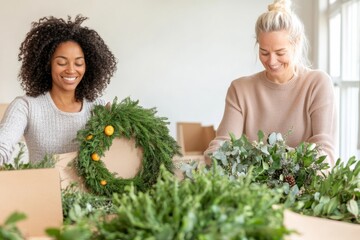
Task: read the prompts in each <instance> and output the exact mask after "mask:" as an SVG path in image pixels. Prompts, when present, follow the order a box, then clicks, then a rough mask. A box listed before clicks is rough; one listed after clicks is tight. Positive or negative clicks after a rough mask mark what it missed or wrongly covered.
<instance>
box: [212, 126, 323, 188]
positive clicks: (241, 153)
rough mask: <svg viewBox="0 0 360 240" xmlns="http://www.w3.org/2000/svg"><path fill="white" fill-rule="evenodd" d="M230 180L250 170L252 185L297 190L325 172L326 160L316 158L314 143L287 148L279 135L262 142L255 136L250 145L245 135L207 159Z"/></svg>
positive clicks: (227, 142) (262, 136)
mask: <svg viewBox="0 0 360 240" xmlns="http://www.w3.org/2000/svg"><path fill="white" fill-rule="evenodd" d="M210 157H211V158H212V160H213V161H216V162H218V163H219V165H220V166H222V167H223V168H224V169H225V170H226V172H227V174H228V175H229V176H230V177H233V178H236V177H240V176H243V175H246V174H247V173H248V171H249V168H250V167H251V166H252V167H253V181H254V182H258V183H266V184H267V185H268V186H269V187H285V188H287V189H289V187H293V186H295V185H296V188H298V189H300V188H302V187H304V186H306V185H308V184H310V183H311V180H312V178H313V177H314V176H316V175H318V174H319V172H321V171H322V170H326V169H328V168H329V165H328V164H327V163H325V159H326V156H320V148H319V146H317V145H316V144H314V143H306V142H304V143H301V144H299V145H298V146H296V147H295V148H292V147H289V146H288V145H287V144H286V141H285V140H284V138H283V137H282V135H281V134H280V133H271V134H270V135H269V136H268V137H267V138H265V136H264V133H263V132H262V131H259V132H258V141H254V142H250V141H249V140H248V138H247V137H246V136H245V135H242V136H241V137H240V138H239V139H236V138H235V136H234V135H233V134H230V140H229V141H225V142H224V143H223V144H222V146H221V147H220V148H219V149H218V150H217V151H215V152H214V153H213V154H211V155H210Z"/></svg>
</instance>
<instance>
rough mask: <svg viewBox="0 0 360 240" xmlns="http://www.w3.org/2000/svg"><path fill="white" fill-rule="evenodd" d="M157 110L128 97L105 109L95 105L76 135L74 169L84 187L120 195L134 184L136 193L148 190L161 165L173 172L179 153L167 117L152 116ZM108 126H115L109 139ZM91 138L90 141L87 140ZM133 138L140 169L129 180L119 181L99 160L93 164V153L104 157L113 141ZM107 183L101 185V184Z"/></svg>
mask: <svg viewBox="0 0 360 240" xmlns="http://www.w3.org/2000/svg"><path fill="white" fill-rule="evenodd" d="M155 114H156V110H155V109H154V108H152V109H145V108H142V107H141V106H139V105H138V101H132V100H130V99H129V98H126V99H124V100H123V101H121V102H120V103H117V99H116V98H115V99H114V101H113V103H112V104H111V105H109V106H108V107H105V106H101V105H98V106H95V108H94V110H93V112H92V116H91V118H90V119H89V121H88V123H87V125H86V127H85V129H83V130H80V131H79V132H78V140H79V141H80V143H81V144H80V151H79V155H78V159H77V161H76V166H77V170H78V173H79V175H80V176H82V177H83V178H84V181H85V184H86V186H87V187H88V188H89V189H90V190H91V191H92V192H93V193H95V194H98V195H107V196H111V195H112V193H115V192H117V193H121V192H123V191H124V188H125V187H126V186H127V185H129V184H131V183H133V184H134V186H135V187H136V189H137V190H140V191H145V190H147V189H148V188H149V187H151V186H152V185H153V184H154V183H155V182H156V179H157V177H158V175H159V169H160V168H159V167H160V165H161V164H164V165H165V166H166V168H167V169H168V170H170V171H172V169H173V163H172V157H173V156H174V155H175V154H180V153H179V146H178V145H177V142H176V141H175V140H174V139H173V138H172V137H171V136H170V135H169V130H168V128H167V124H168V122H166V120H167V119H166V118H162V117H157V116H155ZM107 125H111V126H113V127H114V129H115V132H114V134H113V135H111V136H107V135H106V134H104V128H105V127H106V126H107ZM89 135H91V136H92V139H87V136H89ZM121 137H125V138H127V139H130V138H134V139H135V142H136V147H141V148H142V150H143V159H142V165H141V169H140V170H139V172H138V174H137V175H136V176H135V177H134V178H132V179H122V178H119V177H117V176H116V175H115V174H114V173H110V172H109V171H108V169H107V168H106V167H105V165H104V163H103V162H102V161H93V160H92V159H91V157H90V156H91V154H92V153H97V154H99V156H104V152H105V151H107V150H108V149H109V148H110V146H111V144H112V141H113V139H114V138H121ZM103 180H105V181H106V184H105V185H102V184H101V181H103Z"/></svg>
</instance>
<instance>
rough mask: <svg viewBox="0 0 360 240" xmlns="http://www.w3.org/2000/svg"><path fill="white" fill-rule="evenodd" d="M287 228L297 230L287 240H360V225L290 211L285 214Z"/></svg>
mask: <svg viewBox="0 0 360 240" xmlns="http://www.w3.org/2000/svg"><path fill="white" fill-rule="evenodd" d="M284 223H285V226H286V228H288V229H290V230H295V231H297V232H298V234H292V235H291V236H289V237H288V238H286V239H287V240H340V239H341V240H353V239H360V237H359V236H360V225H359V224H354V223H347V222H341V221H336V220H330V219H326V218H319V217H311V216H305V215H301V214H298V213H295V212H292V211H289V210H285V212H284Z"/></svg>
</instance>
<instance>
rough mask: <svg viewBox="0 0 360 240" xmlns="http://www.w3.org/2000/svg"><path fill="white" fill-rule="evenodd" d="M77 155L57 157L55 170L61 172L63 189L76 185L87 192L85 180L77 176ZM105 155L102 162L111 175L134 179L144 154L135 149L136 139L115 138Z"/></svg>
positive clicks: (64, 154) (66, 154) (137, 148)
mask: <svg viewBox="0 0 360 240" xmlns="http://www.w3.org/2000/svg"><path fill="white" fill-rule="evenodd" d="M77 155H78V153H77V152H69V153H63V154H58V155H56V159H57V162H56V164H55V168H57V169H58V170H59V172H60V179H61V188H62V189H65V188H66V187H67V186H69V185H70V184H72V183H76V184H77V186H78V187H79V190H82V191H87V189H86V187H85V184H84V181H83V178H82V177H81V176H79V175H78V174H77V171H76V167H75V163H74V161H73V160H74V159H75V158H76V157H77ZM104 155H105V156H104V157H102V158H101V161H103V162H104V164H105V166H106V167H107V168H108V170H109V171H110V172H111V173H116V176H118V177H121V178H133V177H134V176H135V175H136V174H137V173H138V172H139V169H140V167H141V161H142V156H143V152H142V149H141V148H139V147H135V140H134V139H127V138H115V139H114V140H113V142H112V145H111V147H110V149H109V150H108V151H106V152H105V153H104Z"/></svg>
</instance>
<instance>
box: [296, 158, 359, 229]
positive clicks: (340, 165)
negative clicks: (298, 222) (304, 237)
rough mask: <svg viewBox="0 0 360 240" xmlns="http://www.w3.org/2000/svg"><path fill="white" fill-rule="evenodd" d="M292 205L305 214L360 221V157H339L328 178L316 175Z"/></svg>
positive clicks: (354, 221)
mask: <svg viewBox="0 0 360 240" xmlns="http://www.w3.org/2000/svg"><path fill="white" fill-rule="evenodd" d="M292 207H293V209H294V210H295V211H297V212H301V213H304V214H306V215H312V216H319V217H325V218H330V219H335V220H340V221H346V222H353V223H360V214H359V208H360V161H358V160H355V158H354V157H352V158H350V159H349V160H348V162H347V163H344V162H341V161H340V159H338V161H337V162H336V164H335V166H334V167H333V168H332V169H331V171H330V172H329V173H328V174H327V175H326V177H325V178H320V177H316V178H314V179H313V181H312V183H311V185H309V186H308V187H307V188H306V191H305V192H304V193H303V194H301V195H299V196H298V198H297V199H296V201H293V205H292Z"/></svg>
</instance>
